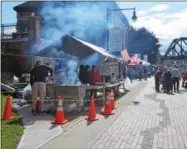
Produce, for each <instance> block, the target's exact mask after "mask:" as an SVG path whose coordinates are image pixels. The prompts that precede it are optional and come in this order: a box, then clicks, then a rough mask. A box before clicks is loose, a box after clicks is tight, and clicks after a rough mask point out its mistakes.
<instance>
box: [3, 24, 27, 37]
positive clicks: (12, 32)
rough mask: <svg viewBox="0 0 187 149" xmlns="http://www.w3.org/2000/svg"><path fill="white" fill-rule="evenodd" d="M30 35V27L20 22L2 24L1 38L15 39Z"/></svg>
mask: <svg viewBox="0 0 187 149" xmlns="http://www.w3.org/2000/svg"><path fill="white" fill-rule="evenodd" d="M25 36H28V27H27V26H25V25H18V24H2V25H1V39H13V38H17V37H19V38H20V37H21V38H22V37H25Z"/></svg>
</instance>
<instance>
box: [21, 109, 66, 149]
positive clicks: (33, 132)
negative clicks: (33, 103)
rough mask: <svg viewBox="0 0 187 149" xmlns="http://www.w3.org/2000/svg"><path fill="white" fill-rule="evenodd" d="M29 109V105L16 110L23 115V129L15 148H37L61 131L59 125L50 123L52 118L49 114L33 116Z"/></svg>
mask: <svg viewBox="0 0 187 149" xmlns="http://www.w3.org/2000/svg"><path fill="white" fill-rule="evenodd" d="M30 111H31V107H25V108H21V109H20V110H19V111H18V112H19V113H20V115H21V116H23V125H24V128H25V130H24V134H23V135H22V137H21V140H20V143H19V144H18V147H17V149H38V148H39V147H40V146H42V145H43V144H45V143H46V142H48V141H49V140H51V139H53V138H54V137H56V136H57V135H59V134H60V133H62V132H63V131H62V129H61V127H60V126H58V125H52V124H51V121H52V120H53V119H54V117H52V116H51V115H48V114H47V115H45V116H39V115H38V116H33V115H32V114H31V112H30Z"/></svg>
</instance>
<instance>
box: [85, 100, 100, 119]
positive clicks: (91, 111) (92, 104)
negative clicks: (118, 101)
mask: <svg viewBox="0 0 187 149" xmlns="http://www.w3.org/2000/svg"><path fill="white" fill-rule="evenodd" d="M85 119H86V120H88V121H96V120H98V119H97V118H96V112H95V101H94V96H92V97H91V101H90V107H89V113H88V117H87V118H85Z"/></svg>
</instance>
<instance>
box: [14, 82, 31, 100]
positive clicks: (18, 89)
mask: <svg viewBox="0 0 187 149" xmlns="http://www.w3.org/2000/svg"><path fill="white" fill-rule="evenodd" d="M27 86H28V83H15V84H12V85H11V87H12V88H14V89H15V93H14V94H13V97H14V98H24V89H25V88H26V87H27Z"/></svg>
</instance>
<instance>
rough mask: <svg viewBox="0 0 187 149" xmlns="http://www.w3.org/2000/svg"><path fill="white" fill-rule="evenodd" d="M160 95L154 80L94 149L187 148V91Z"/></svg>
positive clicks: (99, 140)
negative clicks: (155, 87) (156, 90)
mask: <svg viewBox="0 0 187 149" xmlns="http://www.w3.org/2000/svg"><path fill="white" fill-rule="evenodd" d="M174 94H175V95H169V94H164V93H156V92H155V89H154V80H153V79H152V80H150V81H149V84H148V85H147V86H146V88H144V89H143V90H142V91H141V92H140V94H139V96H137V97H136V99H135V101H137V103H139V104H135V105H133V104H131V105H129V106H128V108H126V109H125V111H124V112H123V114H122V115H121V116H120V117H119V118H118V119H117V120H116V121H115V122H114V123H113V124H112V125H111V126H110V127H109V128H108V129H107V130H106V131H105V132H103V133H102V134H101V135H100V136H98V137H96V138H95V140H94V141H93V143H92V144H91V145H90V147H89V148H91V149H187V114H186V113H187V90H186V89H181V93H174Z"/></svg>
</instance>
